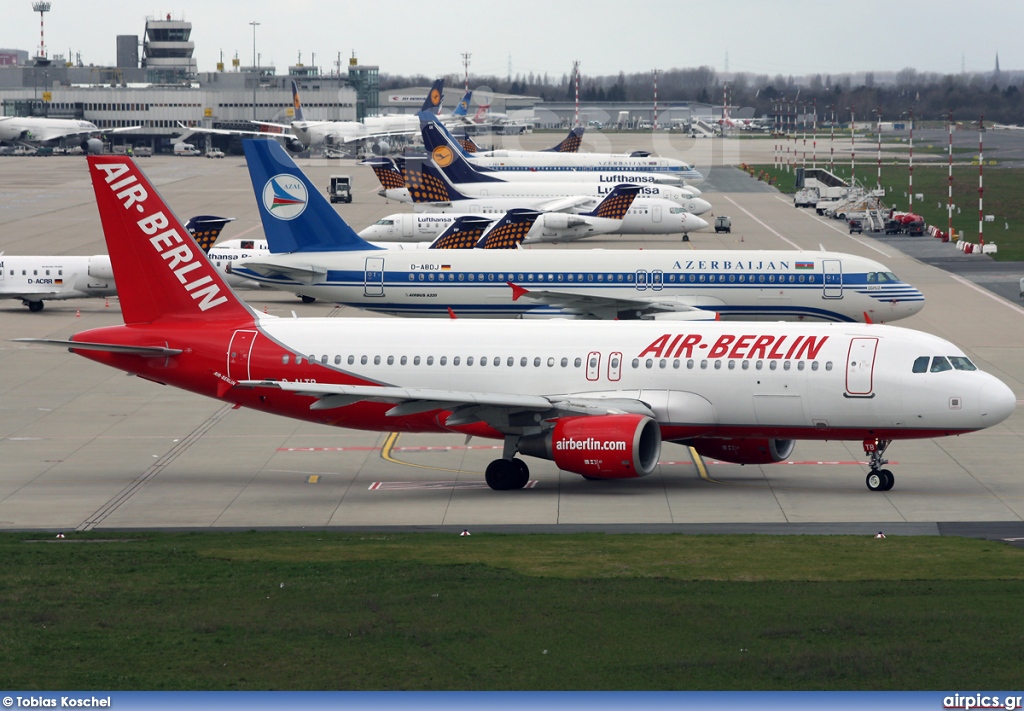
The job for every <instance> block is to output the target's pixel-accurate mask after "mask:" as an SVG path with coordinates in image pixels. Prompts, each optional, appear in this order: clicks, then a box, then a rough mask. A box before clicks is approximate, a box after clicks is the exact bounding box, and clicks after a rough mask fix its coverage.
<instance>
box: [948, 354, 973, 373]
mask: <svg viewBox="0 0 1024 711" xmlns="http://www.w3.org/2000/svg"><path fill="white" fill-rule="evenodd" d="M949 362H950V363H952V364H953V367H954V368H955V369H956V370H977V369H978V368H977V367H976V366H975V365H974V363H972V362H971V359H970V358H966V357H964V356H950V357H949Z"/></svg>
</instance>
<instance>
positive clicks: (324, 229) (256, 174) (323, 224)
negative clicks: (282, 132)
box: [242, 139, 378, 253]
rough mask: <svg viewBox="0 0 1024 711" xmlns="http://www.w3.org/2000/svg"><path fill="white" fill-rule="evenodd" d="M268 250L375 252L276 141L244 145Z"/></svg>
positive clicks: (373, 247)
mask: <svg viewBox="0 0 1024 711" xmlns="http://www.w3.org/2000/svg"><path fill="white" fill-rule="evenodd" d="M242 146H243V147H244V148H245V159H246V162H247V163H248V165H249V178H250V179H251V180H252V190H253V192H254V193H255V194H256V204H257V205H258V206H259V209H260V218H261V219H262V220H263V232H264V233H265V234H266V237H267V244H268V246H269V247H270V251H271V252H274V253H278V252H332V251H348V250H362V249H378V248H377V247H375V246H373V245H372V244H370V243H369V242H367V241H366V240H364V239H363V238H362V237H360V236H359V235H357V234H356V233H355V232H354V231H353V230H352V228H351V227H349V226H348V225H347V224H346V223H345V221H344V220H343V219H341V216H340V215H338V213H337V212H335V211H334V208H333V207H331V204H330V203H329V202H327V198H325V197H324V196H323V194H322V193H321V192H320V191H319V190H317V189H316V188H315V187H314V186H313V184H312V183H310V182H309V179H308V178H307V177H306V176H305V175H304V174H303V173H302V171H301V170H299V167H298V166H297V165H295V161H293V160H292V159H291V158H290V157H288V154H287V153H285V151H284V149H283V148H281V146H280V144H278V143H277V141H263V140H252V139H246V140H244V141H242Z"/></svg>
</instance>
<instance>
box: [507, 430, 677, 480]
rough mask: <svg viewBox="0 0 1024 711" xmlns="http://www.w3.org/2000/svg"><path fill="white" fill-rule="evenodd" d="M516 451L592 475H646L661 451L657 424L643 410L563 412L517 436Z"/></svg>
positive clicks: (617, 476)
mask: <svg viewBox="0 0 1024 711" xmlns="http://www.w3.org/2000/svg"><path fill="white" fill-rule="evenodd" d="M519 452H520V453H521V454H526V455H529V456H531V457H540V458H541V459H550V460H552V461H553V462H554V463H555V464H557V465H558V468H559V469H564V470H566V471H569V472H574V473H576V474H582V475H583V476H586V477H592V478H595V479H633V478H636V477H641V476H647V475H648V474H650V473H651V472H652V471H654V467H655V466H657V464H658V457H659V456H661V428H660V427H658V423H657V422H655V421H654V420H653V419H651V418H650V417H647V416H645V415H595V416H592V417H563V418H561V419H559V420H556V421H555V426H554V427H553V428H551V429H550V430H548V431H547V432H545V433H543V434H539V435H529V436H526V437H523V438H522V439H520V440H519Z"/></svg>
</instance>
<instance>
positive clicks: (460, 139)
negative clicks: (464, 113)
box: [452, 131, 480, 155]
mask: <svg viewBox="0 0 1024 711" xmlns="http://www.w3.org/2000/svg"><path fill="white" fill-rule="evenodd" d="M452 138H454V139H455V142H456V143H458V144H459V145H460V146H462V150H463V152H464V153H468V154H470V155H472V154H473V153H479V152H480V146H478V145H477V144H476V141H474V140H473V138H472V137H471V136H470V135H469V134H468V133H466V132H465V131H459V132H457V133H454V134H452Z"/></svg>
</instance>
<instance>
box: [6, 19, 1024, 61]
mask: <svg viewBox="0 0 1024 711" xmlns="http://www.w3.org/2000/svg"><path fill="white" fill-rule="evenodd" d="M4 6H5V8H4V11H3V22H0V48H4V49H23V50H27V51H28V52H29V54H30V56H34V55H35V54H36V51H37V50H38V47H39V14H38V13H35V12H33V11H32V0H4ZM126 7H127V8H128V9H125V8H126ZM167 13H170V14H171V16H172V18H173V19H184V20H187V21H189V22H191V23H192V38H191V39H192V41H193V42H194V43H195V48H196V49H195V57H196V59H197V61H198V65H199V70H200V71H214V70H215V69H216V62H217V61H218V60H219V57H220V54H221V52H223V56H224V61H225V62H227V63H228V66H229V67H230V59H231V57H233V56H234V55H235V53H236V52H237V53H238V55H239V57H240V58H241V61H242V63H243V65H248V64H251V63H252V55H253V28H252V27H251V26H250V25H249V23H250V22H252V21H255V22H259V23H261V24H260V25H259V26H258V27H257V28H256V51H257V52H259V53H260V55H261V63H262V64H270V63H273V64H274V65H275V66H276V67H277V68H278V72H279V73H284V72H285V71H286V70H287V67H288V65H290V64H295V63H296V62H297V61H298V58H299V52H301V53H302V61H303V63H304V64H307V65H308V64H311V63H312V60H313V57H312V55H313V53H315V62H316V64H318V65H320V66H321V67H323V69H324V71H325V72H326V71H330V69H331V68H333V66H334V63H335V62H336V61H337V59H338V53H339V52H340V53H341V55H342V61H343V62H345V63H347V60H348V57H349V56H350V55H351V53H352V52H353V51H354V52H355V53H356V56H357V57H358V58H359V60H360V62H362V63H364V64H376V65H379V66H380V68H381V71H382V72H385V73H390V74H414V73H422V74H426V75H428V76H431V77H432V76H437V75H443V74H450V73H461V72H462V58H461V54H462V53H463V52H470V53H472V58H471V60H470V62H471V64H470V73H471V74H472V73H477V74H480V75H498V76H504V75H506V74H507V73H508V68H509V64H510V63H511V67H512V73H513V75H515V74H517V73H522V74H524V75H525V74H528V73H529V72H534V73H535V74H544V73H545V72H547V73H548V74H550V75H551V77H552V79H557V78H558V77H560V76H561V75H562V74H564V73H569V72H570V71H571V69H572V62H573V60H576V59H578V60H580V70H581V72H582V74H583V75H584V76H585V75H586V74H593V75H601V74H615V73H617V72H619V71H620V70H621V71H625V72H627V73H629V72H641V71H649V70H651V69H654V68H659V69H668V68H672V67H679V68H684V67H694V66H699V65H702V64H706V65H709V66H711V67H713V68H715V69H716V70H718V71H725V70H726V69H728V70H729V71H732V72H740V71H742V72H751V73H753V74H768V75H771V76H774V75H776V74H783V75H790V74H793V75H803V74H813V73H818V72H820V73H823V74H827V73H831V74H838V73H843V72H859V71H864V70H873V71H889V70H891V71H898V70H900V69H902V68H904V67H914V68H916V69H918V70H919V71H929V72H939V73H943V74H946V73H958V72H960V70H961V67H966V70H967V71H968V72H974V71H991V70H992V69H993V68H994V66H995V56H996V53H997V52H998V53H999V63H1000V67H1001V68H1002V69H1003V70H1006V69H1024V42H1021V33H1022V32H1024V2H1021V1H1020V0H1002V1H1001V2H993V1H989V0H975V1H974V2H963V1H962V0H853V1H851V2H820V1H818V2H797V1H796V0H710V1H701V0H643V1H642V2H623V1H622V0H588V2H576V1H571V2H570V1H564V0H563V1H557V0H504V1H503V2H495V1H494V0H472V1H469V0H429V1H418V2H410V1H408V0H361V1H358V2H356V1H352V0H330V1H327V0H288V1H283V0H248V1H247V2H229V1H228V0H202V1H201V2H200V1H198V0H174V2H173V3H170V4H169V5H164V6H161V5H159V4H149V3H139V2H135V1H134V0H128V2H125V1H124V0H89V2H84V1H83V0H52V9H51V11H50V12H49V13H47V15H46V26H45V28H46V44H47V51H48V53H49V54H51V55H52V54H55V53H56V54H65V55H67V53H68V51H69V50H70V51H71V53H72V56H74V54H75V53H78V52H80V53H81V58H82V61H83V62H84V63H85V64H86V65H88V64H100V65H111V64H114V63H115V59H116V41H115V37H116V36H117V35H138V36H139V37H140V39H141V38H142V35H143V32H144V28H145V21H146V18H147V17H152V16H156V17H164V16H166V14H167ZM727 57H728V67H726V61H727V60H726V58H727Z"/></svg>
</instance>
